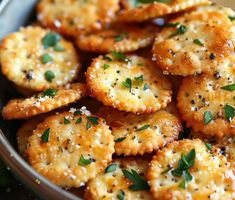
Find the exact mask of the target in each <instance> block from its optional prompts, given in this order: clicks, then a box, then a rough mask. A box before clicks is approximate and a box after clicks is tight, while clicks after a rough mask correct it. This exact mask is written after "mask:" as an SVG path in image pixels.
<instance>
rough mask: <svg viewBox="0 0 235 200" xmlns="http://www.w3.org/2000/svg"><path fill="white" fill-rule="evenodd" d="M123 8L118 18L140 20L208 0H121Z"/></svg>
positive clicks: (180, 9)
mask: <svg viewBox="0 0 235 200" xmlns="http://www.w3.org/2000/svg"><path fill="white" fill-rule="evenodd" d="M121 2H122V4H123V5H124V8H125V9H124V10H122V11H121V12H120V13H119V15H118V20H120V21H124V22H142V21H147V20H151V19H155V18H158V17H161V16H164V15H167V14H174V13H178V12H181V11H184V10H186V9H190V8H193V7H196V6H199V5H203V4H208V0H172V1H167V0H166V1H165V2H164V1H162V2H160V1H154V2H153V3H133V2H138V1H133V0H122V1H121Z"/></svg>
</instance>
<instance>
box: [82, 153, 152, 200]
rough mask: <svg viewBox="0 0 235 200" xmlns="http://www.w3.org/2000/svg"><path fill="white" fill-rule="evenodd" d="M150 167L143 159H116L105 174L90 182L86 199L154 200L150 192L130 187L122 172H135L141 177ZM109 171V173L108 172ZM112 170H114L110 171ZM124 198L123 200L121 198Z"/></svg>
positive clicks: (129, 182)
mask: <svg viewBox="0 0 235 200" xmlns="http://www.w3.org/2000/svg"><path fill="white" fill-rule="evenodd" d="M147 167H148V161H147V160H144V159H142V158H132V157H130V158H124V159H115V160H114V161H113V162H112V163H110V164H109V167H107V168H106V170H105V172H103V173H102V174H100V175H98V176H97V177H96V178H94V179H92V180H91V181H90V182H88V184H87V187H86V191H85V199H87V200H88V199H89V200H98V199H135V200H141V199H142V200H152V199H153V198H152V196H151V194H150V192H149V191H146V190H138V191H134V190H131V189H129V188H128V187H129V186H130V185H131V184H132V182H131V181H130V180H128V179H127V178H125V176H124V174H123V171H122V170H128V171H131V170H135V171H136V172H137V173H138V174H141V176H143V175H145V173H146V171H147ZM107 169H108V171H107ZM110 169H112V170H110ZM121 197H123V198H121Z"/></svg>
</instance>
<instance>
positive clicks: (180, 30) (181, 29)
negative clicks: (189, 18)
mask: <svg viewBox="0 0 235 200" xmlns="http://www.w3.org/2000/svg"><path fill="white" fill-rule="evenodd" d="M187 30H188V28H187V27H186V26H185V25H179V26H177V30H176V32H175V33H173V34H171V35H170V37H174V36H177V35H183V34H184V33H185V32H186V31H187Z"/></svg>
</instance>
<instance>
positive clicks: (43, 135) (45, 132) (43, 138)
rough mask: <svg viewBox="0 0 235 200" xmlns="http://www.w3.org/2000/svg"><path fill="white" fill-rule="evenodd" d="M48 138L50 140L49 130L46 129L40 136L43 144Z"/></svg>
mask: <svg viewBox="0 0 235 200" xmlns="http://www.w3.org/2000/svg"><path fill="white" fill-rule="evenodd" d="M49 138H50V128H48V129H46V130H45V131H44V133H43V134H42V136H41V139H42V141H43V142H49Z"/></svg>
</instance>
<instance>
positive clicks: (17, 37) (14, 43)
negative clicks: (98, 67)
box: [0, 27, 81, 91]
mask: <svg viewBox="0 0 235 200" xmlns="http://www.w3.org/2000/svg"><path fill="white" fill-rule="evenodd" d="M0 62H1V67H2V73H3V74H4V75H6V76H7V78H8V79H9V80H10V81H12V82H14V83H15V84H16V85H18V86H20V87H23V88H26V89H29V90H33V91H42V90H44V89H47V88H51V87H57V86H61V85H65V84H67V83H69V82H71V81H73V79H74V78H75V77H76V76H77V73H78V71H79V69H80V68H81V66H80V63H79V61H78V57H77V54H76V50H75V48H74V47H73V45H72V43H71V42H68V41H66V40H65V39H63V38H61V36H60V35H59V34H57V33H53V32H50V31H49V30H45V29H42V28H40V27H26V28H21V29H20V30H19V31H18V32H15V33H11V34H10V35H8V36H6V37H5V38H4V39H3V40H2V43H1V46H0Z"/></svg>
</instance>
